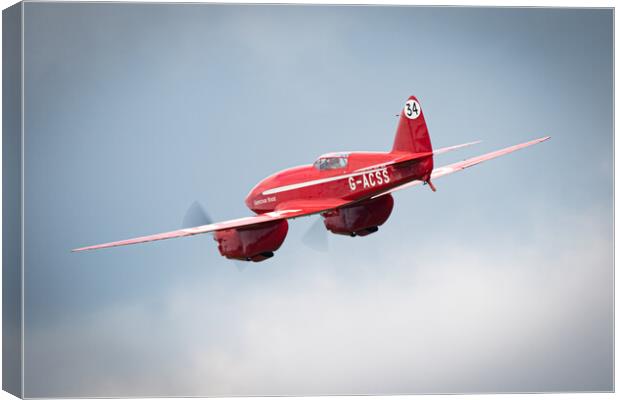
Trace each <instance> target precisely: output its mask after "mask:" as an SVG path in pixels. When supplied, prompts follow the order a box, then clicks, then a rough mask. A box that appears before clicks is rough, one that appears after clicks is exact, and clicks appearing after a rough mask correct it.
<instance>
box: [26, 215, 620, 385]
mask: <svg viewBox="0 0 620 400" xmlns="http://www.w3.org/2000/svg"><path fill="white" fill-rule="evenodd" d="M603 217H604V213H599V212H597V211H596V210H593V211H591V212H590V213H588V214H584V215H581V216H566V217H565V218H564V219H563V220H562V221H555V220H552V218H551V217H549V218H547V219H544V218H543V219H542V220H539V223H538V226H533V227H532V231H531V235H532V238H531V239H532V240H534V241H536V242H537V243H539V245H538V246H535V247H534V246H530V245H528V244H527V243H526V244H522V243H519V242H517V241H514V242H512V243H511V242H510V241H502V240H499V241H496V242H494V241H493V240H489V242H487V243H479V244H478V245H477V246H471V245H469V244H468V245H463V242H462V241H461V242H458V241H456V240H454V239H451V238H450V237H449V236H447V237H446V238H444V239H443V240H442V241H441V242H440V244H438V241H437V238H428V239H427V240H426V241H425V242H424V243H419V244H418V246H417V248H418V251H417V252H416V253H415V254H412V253H411V251H410V250H409V249H407V244H406V243H402V242H397V243H392V244H390V245H389V246H386V247H383V248H382V249H381V250H382V252H381V254H380V255H379V256H377V260H376V262H372V261H374V260H370V261H369V260H364V259H363V258H362V257H361V256H359V257H356V256H354V255H351V254H346V253H344V252H340V253H337V254H326V255H318V256H317V257H316V258H315V259H305V258H301V259H300V258H298V257H296V255H295V254H293V253H284V254H283V255H279V256H281V257H285V258H287V257H288V258H290V260H283V261H285V262H284V263H281V264H277V266H276V264H269V263H263V264H259V265H257V267H255V268H250V269H249V270H246V272H244V273H241V274H239V273H237V272H236V270H234V268H232V267H231V272H230V275H227V276H226V277H220V279H213V280H211V281H210V282H209V283H207V284H206V285H205V282H199V283H192V282H190V281H188V282H185V283H182V284H179V285H177V286H175V287H173V288H171V290H170V291H168V292H166V293H162V295H161V296H156V297H151V298H148V299H144V300H143V301H135V302H134V303H131V304H124V305H122V306H115V307H110V308H107V309H104V310H103V311H101V312H98V313H96V314H91V315H86V316H82V317H80V318H79V319H74V320H71V321H67V320H63V321H62V322H59V323H58V324H56V325H54V326H50V327H48V328H42V329H41V330H40V331H37V332H32V334H30V335H28V336H27V339H26V340H27V342H26V343H27V360H26V362H27V364H26V366H27V370H28V371H29V372H32V373H33V374H30V373H29V374H28V375H27V379H28V376H37V377H38V378H37V380H36V381H33V382H31V383H30V384H29V382H28V381H27V382H26V383H27V388H29V389H30V390H31V391H32V392H31V393H27V394H29V395H31V396H40V395H43V394H46V395H48V396H55V395H63V396H115V395H124V396H134V395H145V396H149V395H151V396H154V395H176V396H180V395H188V396H189V395H209V396H214V395H304V394H362V393H431V392H432V393H438V392H441V393H453V392H495V391H501V392H513V391H526V392H530V391H575V390H611V389H612V377H611V370H612V369H611V368H612V364H611V363H612V351H611V350H612V330H611V329H612V325H611V324H612V310H611V304H612V302H611V299H612V279H611V278H612V253H611V235H609V232H610V231H609V230H608V228H609V224H608V222H607V221H605V219H604V218H603ZM575 227H579V229H580V232H579V234H577V235H576V234H575ZM550 232H554V233H555V234H552V235H551V234H550ZM368 239H370V237H369V238H368ZM433 243H434V244H433ZM357 244H359V242H358V243H357ZM323 258H325V259H330V261H331V262H325V263H323V262H322V259H323ZM281 265H286V266H287V267H281ZM259 266H260V267H259ZM270 269H271V271H269V270H270ZM274 269H275V271H274ZM261 274H263V275H265V274H268V275H269V276H270V279H263V280H257V279H256V277H257V276H259V275H261ZM231 278H232V279H231ZM28 356H29V357H28ZM29 360H37V364H36V365H33V364H30V365H29V363H28V361H29ZM41 360H45V361H43V362H41Z"/></svg>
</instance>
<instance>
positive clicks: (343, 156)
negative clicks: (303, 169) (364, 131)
mask: <svg viewBox="0 0 620 400" xmlns="http://www.w3.org/2000/svg"><path fill="white" fill-rule="evenodd" d="M348 161H349V153H329V154H323V155H322V156H320V157H319V158H318V159H317V160H316V161H315V162H314V164H313V165H314V168H316V169H318V170H319V171H325V170H331V169H340V168H345V167H346V166H347V163H348Z"/></svg>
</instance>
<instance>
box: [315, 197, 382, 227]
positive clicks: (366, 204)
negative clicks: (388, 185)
mask: <svg viewBox="0 0 620 400" xmlns="http://www.w3.org/2000/svg"><path fill="white" fill-rule="evenodd" d="M392 208H394V199H393V198H392V195H390V194H386V195H384V196H380V197H377V198H376V199H370V200H364V201H362V202H360V203H356V204H354V205H351V206H348V207H344V208H339V209H336V210H333V211H328V212H325V213H323V214H321V215H322V216H323V218H325V221H324V223H325V227H326V228H327V229H328V230H329V231H331V232H332V233H335V234H338V235H348V236H366V235H369V234H371V233H374V232H376V231H377V230H379V228H378V227H379V225H382V224H383V223H384V222H385V221H387V219H388V218H389V216H390V214H391V213H392Z"/></svg>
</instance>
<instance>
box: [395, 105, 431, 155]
mask: <svg viewBox="0 0 620 400" xmlns="http://www.w3.org/2000/svg"><path fill="white" fill-rule="evenodd" d="M392 151H404V152H410V153H426V152H432V151H433V146H432V145H431V138H430V136H429V134H428V128H427V127H426V120H425V119H424V112H423V111H422V108H421V107H420V102H419V101H418V99H417V98H416V97H415V96H410V97H409V99H408V100H407V102H406V103H405V106H404V107H403V109H402V111H401V113H400V119H399V121H398V128H397V129H396V137H395V138H394V145H393V147H392Z"/></svg>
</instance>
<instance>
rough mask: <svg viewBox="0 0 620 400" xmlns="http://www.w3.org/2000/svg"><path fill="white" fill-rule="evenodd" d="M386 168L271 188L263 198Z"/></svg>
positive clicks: (379, 167) (381, 165)
mask: <svg viewBox="0 0 620 400" xmlns="http://www.w3.org/2000/svg"><path fill="white" fill-rule="evenodd" d="M386 166H387V165H385V164H379V165H378V166H373V167H367V168H368V169H366V168H364V169H363V170H358V171H360V172H357V171H356V172H353V173H350V174H344V175H338V176H331V177H329V178H322V179H315V180H312V181H306V182H300V183H293V184H292V185H285V186H279V187H275V188H271V189H267V190H265V191H264V192H263V193H262V195H263V196H267V195H270V194H274V193H280V192H287V191H289V190H294V189H300V188H304V187H308V186H314V185H320V184H321V183H327V182H333V181H338V180H340V179H347V178H350V177H355V176H361V175H364V174H368V173H370V172H373V171H374V169H372V170H371V169H369V168H376V169H377V170H378V169H381V168H385V167H386Z"/></svg>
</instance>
